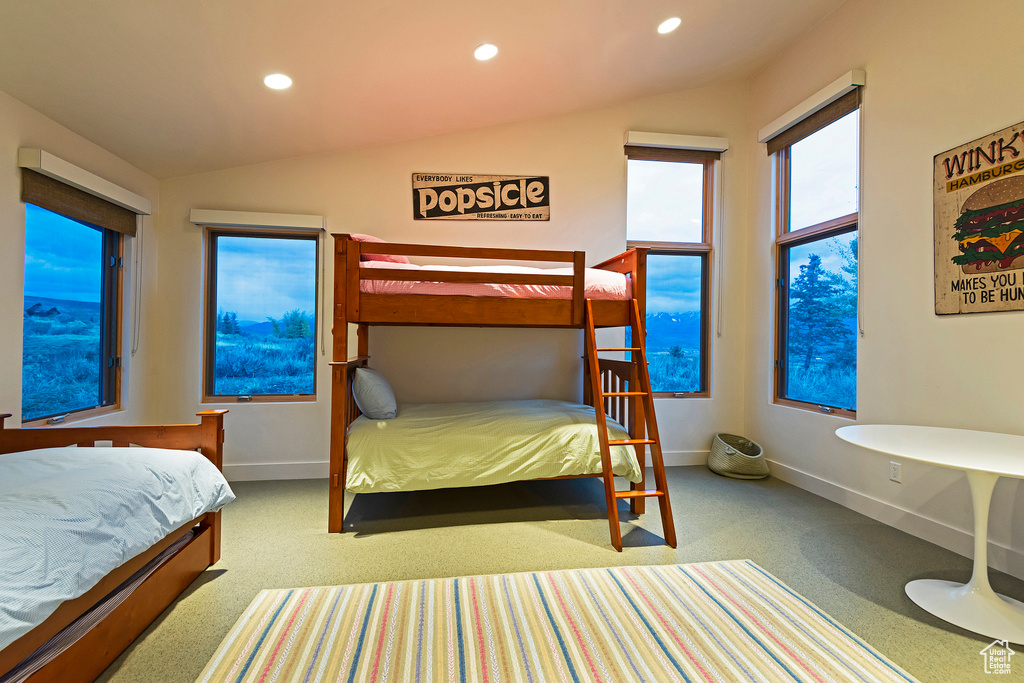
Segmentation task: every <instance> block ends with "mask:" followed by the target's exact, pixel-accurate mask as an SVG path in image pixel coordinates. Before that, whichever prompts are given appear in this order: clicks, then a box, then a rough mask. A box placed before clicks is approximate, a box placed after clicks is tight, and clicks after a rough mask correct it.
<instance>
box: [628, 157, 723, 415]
mask: <svg viewBox="0 0 1024 683" xmlns="http://www.w3.org/2000/svg"><path fill="white" fill-rule="evenodd" d="M626 156H627V159H628V160H627V168H626V174H627V180H626V239H627V246H628V247H629V248H633V247H643V248H646V249H647V250H648V252H647V282H646V289H647V296H646V306H647V310H646V321H645V322H646V332H647V339H646V344H647V360H648V363H649V365H648V368H649V371H650V375H651V388H652V389H653V390H654V393H655V395H656V396H663V397H664V396H676V397H681V396H708V395H710V393H709V388H708V387H709V379H708V318H709V314H708V311H709V310H710V300H711V299H710V296H711V294H710V269H711V263H710V260H711V222H712V220H711V219H712V206H713V204H712V196H713V189H714V185H715V183H714V178H715V162H716V160H717V159H718V157H719V153H718V152H704V151H696V150H685V149H671V148H655V147H640V146H633V145H627V146H626ZM629 338H630V335H629V331H628V330H627V332H626V340H627V341H626V345H627V346H629V344H630V341H629Z"/></svg>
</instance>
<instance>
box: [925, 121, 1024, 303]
mask: <svg viewBox="0 0 1024 683" xmlns="http://www.w3.org/2000/svg"><path fill="white" fill-rule="evenodd" d="M934 173H935V188H934V191H935V312H936V313H938V314H947V313H982V312H988V311H1019V310H1024V122H1022V123H1018V124H1017V125H1015V126H1010V127H1009V128H1004V129H1003V130H1001V131H999V132H996V133H992V134H991V135H986V136H985V137H983V138H979V139H977V140H974V141H973V142H969V143H967V144H966V145H961V146H960V147H956V148H955V149H951V150H949V151H948V152H943V153H942V154H939V155H937V156H936V157H935V171H934Z"/></svg>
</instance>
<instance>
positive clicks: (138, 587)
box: [0, 410, 234, 683]
mask: <svg viewBox="0 0 1024 683" xmlns="http://www.w3.org/2000/svg"><path fill="white" fill-rule="evenodd" d="M225 412H227V411H224V410H220V411H205V412H202V413H199V417H200V418H201V422H200V423H199V424H191V425H154V426H134V427H67V428H49V429H48V428H39V429H14V430H11V429H5V428H4V427H3V418H6V417H10V416H9V415H5V416H0V473H2V476H0V681H2V682H3V683H16V682H17V683H20V682H21V681H26V680H31V681H62V682H64V681H90V680H93V679H94V678H96V677H97V676H98V675H99V674H100V673H101V672H102V671H103V670H104V669H105V668H106V667H107V666H108V665H109V664H110V662H112V661H113V660H114V659H116V658H117V656H118V655H119V654H120V653H121V652H122V651H123V650H124V649H125V648H126V647H127V646H128V645H129V644H131V642H132V641H133V640H135V638H137V637H138V635H139V634H141V633H142V631H144V630H145V629H146V627H147V626H148V625H149V624H150V623H151V622H152V621H153V620H154V619H156V617H157V616H159V615H160V613H161V612H162V611H163V610H164V609H165V608H166V607H167V606H168V605H170V604H171V603H172V602H173V601H174V599H175V598H177V596H178V595H179V594H181V592H182V591H184V590H185V588H187V587H188V585H189V584H190V583H192V581H193V580H194V579H195V578H196V577H197V576H198V575H199V574H200V573H202V572H203V570H205V569H206V568H207V567H209V566H210V565H212V564H213V563H215V562H216V561H217V560H218V559H219V558H220V512H219V510H220V508H221V507H222V506H223V505H225V504H227V503H228V502H230V501H231V500H232V499H233V498H234V494H233V493H232V492H231V489H230V487H229V486H228V484H227V482H226V481H225V480H224V478H223V476H222V475H221V473H220V469H221V458H222V455H223V451H222V448H223V446H222V444H223V441H224V428H223V414H224V413H225ZM105 442H109V443H110V446H106V445H105ZM98 443H99V444H100V445H97V444H98ZM129 446H139V447H135V448H129Z"/></svg>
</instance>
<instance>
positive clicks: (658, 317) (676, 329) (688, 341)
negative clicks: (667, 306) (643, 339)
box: [647, 311, 700, 352]
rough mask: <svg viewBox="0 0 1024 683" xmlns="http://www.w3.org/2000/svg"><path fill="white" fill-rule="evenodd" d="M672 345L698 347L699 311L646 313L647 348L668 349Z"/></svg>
mask: <svg viewBox="0 0 1024 683" xmlns="http://www.w3.org/2000/svg"><path fill="white" fill-rule="evenodd" d="M673 346H678V347H680V348H682V349H692V350H697V349H700V311H689V312H687V313H649V314H648V315H647V350H648V351H652V352H657V351H668V350H669V349H670V348H672V347H673Z"/></svg>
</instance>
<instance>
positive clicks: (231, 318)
mask: <svg viewBox="0 0 1024 683" xmlns="http://www.w3.org/2000/svg"><path fill="white" fill-rule="evenodd" d="M219 329H220V331H221V332H222V333H224V334H241V333H242V328H241V326H240V325H239V324H238V315H236V314H235V312H234V311H228V312H227V313H225V314H224V318H223V319H222V320H221V323H220V325H219Z"/></svg>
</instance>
